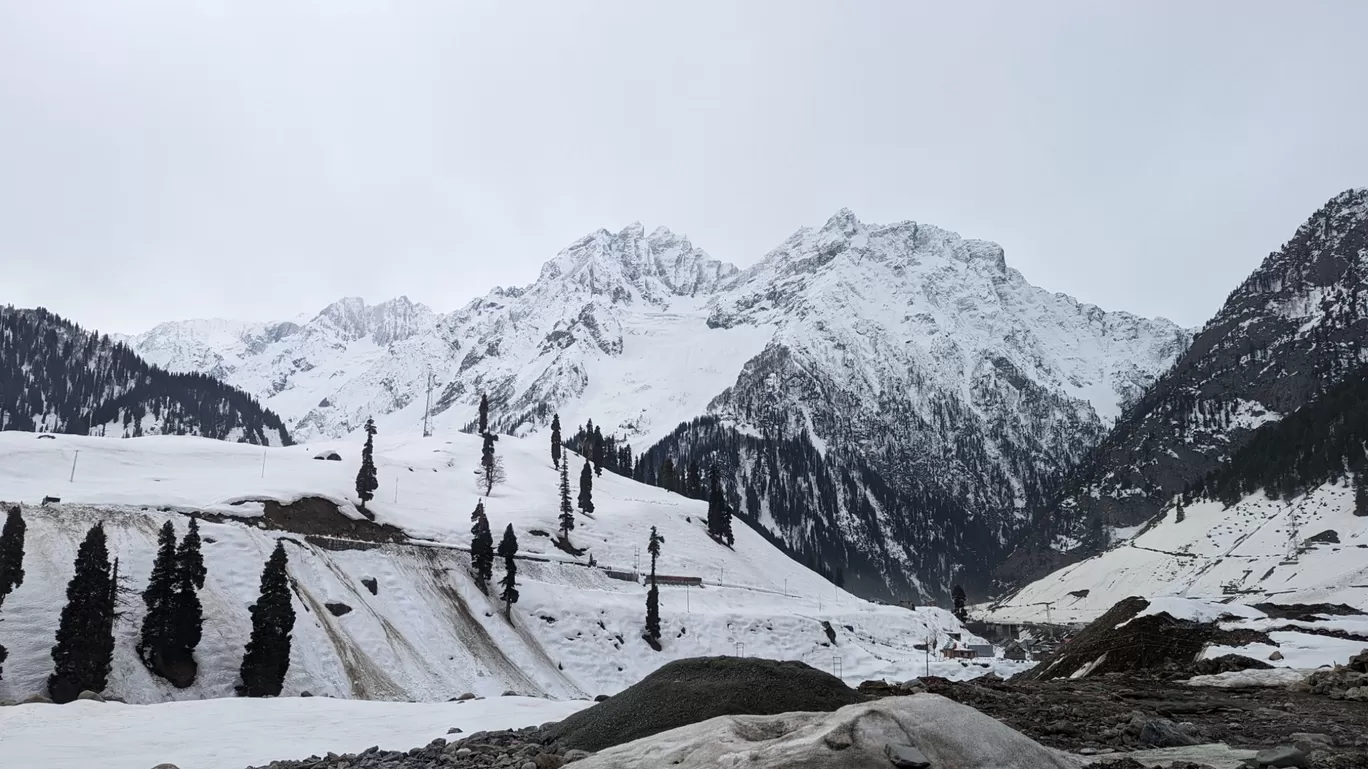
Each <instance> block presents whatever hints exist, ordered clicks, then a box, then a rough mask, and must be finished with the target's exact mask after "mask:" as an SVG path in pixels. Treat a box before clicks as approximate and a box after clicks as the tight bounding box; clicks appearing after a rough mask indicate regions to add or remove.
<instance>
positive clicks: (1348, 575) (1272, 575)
mask: <svg viewBox="0 0 1368 769" xmlns="http://www.w3.org/2000/svg"><path fill="white" fill-rule="evenodd" d="M1353 509H1354V492H1353V489H1352V488H1350V487H1349V486H1347V485H1345V484H1342V483H1334V482H1332V483H1326V484H1324V485H1322V486H1320V487H1318V488H1316V489H1313V490H1311V491H1310V492H1308V493H1306V494H1304V495H1302V496H1299V497H1296V498H1294V499H1292V500H1291V501H1290V502H1283V501H1282V500H1280V499H1279V500H1271V499H1268V498H1267V496H1265V495H1264V494H1263V493H1262V492H1257V493H1255V494H1252V495H1250V496H1248V497H1246V498H1244V499H1243V500H1241V501H1240V502H1238V503H1237V504H1235V505H1233V506H1231V507H1230V508H1226V507H1225V506H1224V505H1223V504H1222V503H1220V502H1218V501H1213V500H1204V501H1199V502H1195V503H1193V504H1192V505H1189V506H1188V507H1187V508H1186V519H1185V520H1184V521H1183V522H1182V523H1179V522H1177V521H1176V520H1175V516H1174V514H1173V512H1172V510H1170V511H1168V512H1167V515H1166V517H1165V518H1163V519H1162V520H1159V521H1157V522H1155V523H1154V525H1152V526H1150V527H1148V528H1146V529H1144V530H1142V531H1141V533H1139V534H1138V535H1136V536H1134V537H1132V538H1131V539H1129V540H1126V541H1125V542H1122V543H1118V544H1116V545H1114V546H1113V547H1112V548H1111V549H1109V550H1107V551H1106V552H1104V553H1101V554H1099V555H1096V556H1093V557H1092V558H1089V559H1087V560H1084V561H1080V562H1078V563H1075V564H1072V565H1070V566H1066V567H1064V568H1062V569H1059V570H1058V571H1055V572H1053V573H1051V574H1049V575H1047V576H1045V577H1042V578H1041V579H1039V580H1037V581H1035V582H1033V583H1031V584H1029V585H1027V586H1026V587H1024V588H1022V589H1021V590H1019V591H1018V592H1016V593H1014V594H1013V595H1011V596H1010V597H1008V598H1007V599H1005V600H1004V601H1002V602H1000V603H999V604H995V605H992V606H989V607H987V608H986V609H985V610H984V614H985V616H986V617H987V618H990V619H993V620H998V621H1004V622H1021V621H1025V622H1043V621H1045V620H1046V617H1047V615H1046V611H1045V603H1046V602H1049V603H1050V604H1051V606H1050V613H1049V616H1050V618H1051V619H1053V620H1054V621H1055V622H1066V623H1086V622H1091V621H1092V620H1094V619H1096V618H1097V617H1098V616H1100V615H1101V614H1102V613H1103V612H1105V611H1107V610H1108V609H1110V608H1111V607H1112V606H1113V605H1115V604H1116V602H1117V601H1119V600H1121V599H1122V598H1126V597H1127V596H1132V595H1139V596H1143V597H1145V598H1146V599H1148V600H1150V601H1151V602H1158V603H1161V604H1167V605H1168V606H1170V607H1171V608H1174V609H1175V610H1183V609H1181V608H1180V607H1181V606H1183V605H1186V606H1188V607H1201V606H1209V607H1210V610H1212V611H1226V612H1229V613H1240V612H1241V611H1242V610H1241V608H1240V606H1239V604H1246V605H1247V604H1255V603H1263V602H1272V603H1346V604H1348V605H1350V606H1354V607H1358V608H1360V609H1364V610H1368V518H1362V517H1358V516H1355V515H1354V514H1353ZM1327 530H1333V531H1335V532H1336V534H1337V535H1338V537H1339V544H1331V543H1324V542H1321V543H1310V544H1308V543H1306V540H1307V539H1308V538H1310V537H1312V536H1314V535H1316V534H1319V533H1321V532H1324V531H1327ZM1081 590H1087V591H1089V592H1088V595H1087V596H1086V597H1082V598H1079V597H1075V596H1071V595H1069V594H1070V593H1071V592H1075V591H1081ZM1170 599H1173V601H1178V603H1173V602H1172V601H1170ZM1184 602H1190V603H1184ZM1360 619H1362V618H1360ZM1280 624H1290V623H1285V622H1284V623H1280ZM1360 632H1362V631H1360Z"/></svg>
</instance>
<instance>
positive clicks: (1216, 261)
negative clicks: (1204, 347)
mask: <svg viewBox="0 0 1368 769" xmlns="http://www.w3.org/2000/svg"><path fill="white" fill-rule="evenodd" d="M1365 28H1368V3H1365V2H1362V1H1361V0H1345V1H1344V2H1310V1H1308V0H1297V2H1275V3H1271V2H1249V1H1247V0H1240V1H1238V2H1237V1H1234V0H1231V1H1230V2H1216V1H1211V2H1198V3H1193V2H1151V1H1146V2H1139V1H1138V0H1137V1H1136V2H1129V3H1121V2H1095V1H1094V0H1080V1H1079V2H1020V0H1012V1H1011V2H1002V3H990V2H974V3H950V2H943V3H936V4H932V3H920V2H911V1H910V0H891V1H890V2H876V1H875V0H859V1H858V2H855V1H853V0H840V1H839V2H830V3H818V2H806V1H800V0H776V1H775V2H759V1H758V0H746V1H744V2H730V1H729V2H699V1H698V0H689V2H677V3H671V4H669V5H668V6H667V4H666V3H658V2H640V1H639V0H635V1H624V2H606V1H605V2H589V1H588V0H584V1H577V2H519V3H506V2H488V3H478V4H468V3H458V2H454V1H453V0H440V1H438V2H431V3H427V2H375V1H374V0H356V1H353V0H317V1H316V2H284V1H282V0H268V1H263V2H242V1H238V0H223V1H222V2H192V1H188V0H162V1H160V2H149V1H146V0H144V1H141V2H139V1H136V0H123V1H122V2H108V0H92V1H91V2H64V1H62V0H42V1H41V2H30V1H29V0H0V303H13V304H18V305H23V306H31V305H37V304H42V305H45V306H47V307H49V308H51V309H53V310H55V311H57V312H59V313H61V314H64V315H66V316H68V317H71V318H73V319H75V320H77V321H79V322H81V323H83V324H85V325H88V326H93V327H97V328H100V329H102V330H107V331H122V332H136V331H140V330H143V329H146V328H148V327H150V326H151V325H153V324H155V323H156V322H158V321H161V320H170V319H179V318H186V317H209V316H221V317H235V318H256V319H270V318H283V317H290V316H293V315H295V314H298V313H301V312H312V311H316V310H318V309H320V308H321V307H323V306H324V305H326V304H327V303H328V302H330V301H333V300H334V299H337V298H339V297H341V296H344V295H360V296H364V297H366V298H367V299H368V300H372V301H379V300H382V299H386V298H389V297H391V296H395V295H398V294H407V295H408V296H410V297H411V298H413V299H415V300H418V301H422V302H425V303H427V304H429V305H432V306H433V307H434V308H436V309H439V310H450V309H453V308H455V307H456V306H458V305H460V304H461V303H463V302H465V301H466V300H468V299H470V298H471V297H473V296H476V295H479V294H483V293H484V292H485V291H486V290H488V289H489V288H490V287H492V286H493V285H496V284H502V285H515V284H524V283H527V282H530V281H531V280H533V279H534V278H535V276H536V274H537V270H538V268H539V267H540V265H541V264H542V262H544V261H545V260H547V259H549V258H550V257H551V256H553V255H554V254H555V253H556V251H558V250H559V249H561V248H562V247H564V246H565V245H568V244H569V243H570V242H572V241H574V240H575V239H576V238H578V237H580V236H581V235H583V234H585V233H587V232H590V231H592V230H595V229H598V228H600V227H607V228H610V229H618V228H620V227H622V226H625V225H626V224H629V223H631V222H632V221H638V220H639V221H641V222H642V223H644V224H645V225H646V226H647V227H648V228H650V227H654V226H656V225H661V224H663V225H666V226H668V227H670V228H671V229H673V230H675V231H676V232H679V233H681V234H685V235H688V236H689V237H690V238H691V239H692V240H693V242H694V243H695V244H697V245H699V246H701V247H703V248H705V249H707V250H708V251H710V252H711V253H712V254H713V255H714V256H716V257H718V258H722V259H726V260H729V261H732V262H735V263H736V264H738V265H741V266H745V265H747V264H750V263H753V262H754V261H756V260H758V259H759V258H760V257H761V256H763V255H764V253H765V252H766V251H768V250H769V249H770V248H772V247H773V246H775V245H777V244H778V243H779V242H780V241H782V240H783V239H784V238H785V237H787V236H788V235H789V234H790V233H791V232H792V231H793V230H795V229H797V228H798V227H800V226H803V225H820V224H821V223H822V222H824V221H825V220H826V218H827V217H828V216H830V215H831V214H832V213H833V212H835V211H836V210H837V209H839V208H841V207H843V206H846V207H850V208H852V209H854V210H855V212H856V213H857V214H858V215H859V216H860V218H861V219H863V220H865V221H870V222H886V221H894V220H901V219H914V220H917V221H921V222H928V223H933V224H937V225H939V226H942V227H946V228H949V229H952V230H955V231H958V232H960V233H962V234H963V235H965V236H966V237H977V238H984V239H989V240H995V241H997V242H999V243H1001V244H1003V246H1004V247H1005V248H1006V251H1007V259H1008V263H1009V264H1011V265H1013V266H1015V267H1017V268H1018V269H1020V270H1021V271H1022V272H1023V273H1025V275H1026V277H1027V278H1028V279H1029V280H1030V281H1032V282H1033V283H1035V284H1037V285H1040V286H1043V287H1045V288H1048V289H1051V290H1056V291H1064V292H1068V293H1070V294H1073V295H1074V296H1076V297H1078V298H1079V299H1082V300H1084V301H1089V302H1094V303H1097V304H1100V305H1102V306H1103V307H1105V308H1108V309H1125V310H1130V311H1134V312H1139V313H1143V314H1146V315H1165V316H1167V317H1170V318H1172V319H1174V320H1176V321H1179V322H1181V323H1183V324H1187V325H1197V324H1200V323H1201V322H1202V321H1203V320H1205V319H1206V318H1207V317H1208V316H1209V315H1210V314H1211V313H1212V312H1214V310H1215V309H1216V308H1217V307H1218V306H1219V305H1220V302H1221V301H1222V300H1223V299H1224V297H1225V295H1226V294H1227V293H1228V292H1229V291H1230V290H1231V289H1232V288H1233V287H1234V286H1235V284H1236V283H1237V282H1238V281H1239V280H1240V279H1241V278H1242V277H1243V276H1244V275H1245V274H1247V273H1248V272H1249V271H1250V270H1251V269H1253V267H1254V266H1255V265H1257V264H1258V262H1259V260H1260V259H1262V258H1263V256H1264V255H1266V254H1267V253H1268V252H1269V251H1270V250H1273V249H1275V248H1276V247H1278V246H1279V245H1280V244H1281V243H1282V242H1283V241H1284V240H1285V239H1286V238H1287V237H1288V236H1290V235H1291V234H1292V232H1293V230H1294V229H1295V228H1296V226H1297V225H1298V224H1299V223H1301V221H1302V220H1303V219H1305V218H1306V216H1307V215H1309V214H1310V213H1311V212H1312V211H1313V210H1314V209H1315V208H1316V207H1318V206H1319V205H1321V204H1322V203H1324V202H1325V201H1326V200H1327V199H1328V198H1329V197H1330V196H1332V195H1334V194H1335V193H1337V192H1339V191H1341V190H1343V189H1345V188H1347V187H1351V186H1362V185H1365V184H1368V141H1365V139H1364V126H1365V124H1368V120H1366V118H1368V99H1365V95H1368V75H1366V74H1365V72H1368V67H1366V66H1365V64H1364V61H1363V58H1362V45H1363V40H1362V34H1363V30H1364V29H1365Z"/></svg>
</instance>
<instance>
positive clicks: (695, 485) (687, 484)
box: [684, 459, 703, 499]
mask: <svg viewBox="0 0 1368 769" xmlns="http://www.w3.org/2000/svg"><path fill="white" fill-rule="evenodd" d="M684 496H686V497H690V498H692V499H702V498H703V476H702V474H701V473H700V472H699V471H698V463H697V462H695V461H693V460H692V459H690V460H689V467H688V469H687V470H686V471H685V472H684Z"/></svg>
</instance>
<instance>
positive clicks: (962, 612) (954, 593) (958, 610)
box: [950, 585, 969, 622]
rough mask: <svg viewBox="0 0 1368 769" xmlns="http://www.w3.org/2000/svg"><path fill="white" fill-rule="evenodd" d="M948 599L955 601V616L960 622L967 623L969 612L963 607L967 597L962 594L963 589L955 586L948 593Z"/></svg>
mask: <svg viewBox="0 0 1368 769" xmlns="http://www.w3.org/2000/svg"><path fill="white" fill-rule="evenodd" d="M950 597H951V598H953V599H954V601H955V616H956V617H959V621H960V622H965V621H967V620H968V619H969V610H968V609H966V608H965V607H964V602H965V600H966V599H967V596H965V594H964V588H962V587H960V586H959V585H955V587H954V589H953V590H951V591H950Z"/></svg>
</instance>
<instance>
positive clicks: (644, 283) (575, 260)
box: [537, 222, 737, 305]
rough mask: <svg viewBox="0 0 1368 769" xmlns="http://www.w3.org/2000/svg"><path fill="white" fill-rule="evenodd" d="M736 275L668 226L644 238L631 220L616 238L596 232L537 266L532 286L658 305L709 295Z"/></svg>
mask: <svg viewBox="0 0 1368 769" xmlns="http://www.w3.org/2000/svg"><path fill="white" fill-rule="evenodd" d="M736 273H737V269H736V267H734V266H732V265H730V264H725V263H723V262H719V261H718V260H716V259H713V258H712V257H711V256H709V255H708V254H707V253H706V252H705V251H703V250H702V249H699V248H695V247H694V245H693V244H692V243H690V242H689V239H688V238H686V237H681V236H679V235H676V234H675V233H674V232H673V231H671V230H670V229H669V228H667V227H663V226H661V227H656V228H655V229H654V230H652V231H651V234H650V235H649V236H648V235H646V228H645V227H644V226H642V224H641V223H640V222H633V223H632V224H629V225H627V226H626V227H624V228H623V229H622V230H621V231H619V232H618V233H616V234H613V233H611V232H609V231H608V230H599V231H597V232H596V233H593V234H591V235H587V236H585V237H583V238H580V239H579V240H577V241H575V243H573V244H572V245H570V246H569V247H568V248H566V249H565V250H563V251H561V252H560V254H558V255H557V256H556V257H555V258H554V259H552V260H551V261H549V262H547V263H546V264H545V265H544V266H543V267H542V271H541V276H540V277H539V278H538V280H537V283H538V285H543V286H548V287H551V286H555V285H561V284H568V285H570V286H573V287H575V288H576V289H577V290H581V291H588V293H590V294H592V295H598V296H606V297H608V299H609V301H611V302H613V303H619V304H630V303H631V302H633V301H635V300H638V299H640V300H643V301H645V302H647V303H649V304H655V305H659V304H664V303H665V302H667V301H668V299H669V297H671V296H694V295H697V294H700V293H702V294H707V293H712V292H713V291H714V290H716V289H717V288H718V286H719V285H720V284H721V283H722V282H723V281H725V280H726V279H727V278H729V277H731V276H732V275H735V274H736Z"/></svg>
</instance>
